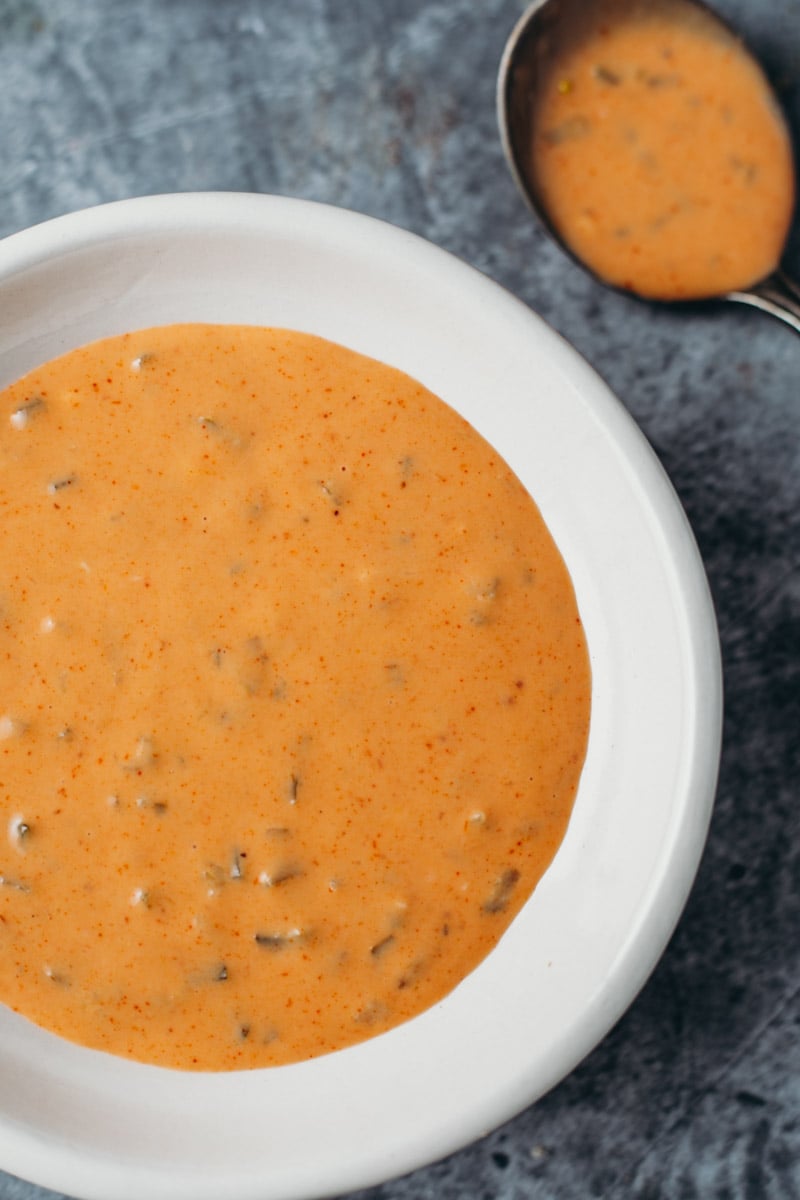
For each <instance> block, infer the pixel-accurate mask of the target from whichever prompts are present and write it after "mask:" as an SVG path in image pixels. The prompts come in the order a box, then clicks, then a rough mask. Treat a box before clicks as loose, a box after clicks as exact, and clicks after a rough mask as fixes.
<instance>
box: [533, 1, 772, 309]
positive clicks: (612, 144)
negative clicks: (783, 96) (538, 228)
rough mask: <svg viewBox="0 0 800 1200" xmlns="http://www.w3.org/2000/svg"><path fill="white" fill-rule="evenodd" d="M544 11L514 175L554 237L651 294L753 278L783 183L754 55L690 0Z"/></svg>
mask: <svg viewBox="0 0 800 1200" xmlns="http://www.w3.org/2000/svg"><path fill="white" fill-rule="evenodd" d="M551 7H553V8H554V10H555V15H554V20H553V22H552V24H551V26H550V28H549V29H548V30H547V31H546V33H544V34H543V36H542V37H540V38H539V41H538V44H537V46H536V54H537V58H536V62H535V70H534V74H533V76H532V79H533V87H532V94H531V99H530V102H531V126H530V164H529V182H530V185H531V187H532V189H533V191H534V193H535V195H536V199H537V201H538V204H539V205H540V207H541V209H542V210H543V212H544V214H545V216H546V217H547V219H548V220H549V222H550V224H551V225H552V227H553V229H554V231H555V232H556V233H557V235H558V236H559V237H560V238H561V240H562V241H563V242H564V244H565V245H566V246H567V247H568V248H569V249H570V250H571V251H572V253H573V254H574V255H575V256H576V257H577V258H579V259H580V260H581V261H582V262H584V263H585V264H586V265H587V266H588V267H589V268H590V269H591V270H592V271H594V272H595V274H596V275H598V276H599V277H600V278H601V279H603V280H604V281H605V282H607V283H609V284H612V285H614V286H616V287H620V288H624V289H626V290H629V291H632V292H635V293H637V294H638V295H640V296H644V297H648V298H651V299H659V300H698V299H704V298H709V297H713V296H720V295H724V294H726V293H729V292H733V291H736V290H739V289H744V288H748V287H750V286H752V285H753V284H755V283H758V282H759V281H760V280H762V279H764V278H765V277H766V276H767V275H769V274H770V272H772V271H773V270H775V268H776V267H777V265H778V261H779V258H780V255H781V251H782V249H783V246H784V243H785V240H786V236H787V233H788V230H789V225H790V222H791V218H792V213H793V208H794V200H795V183H794V162H793V155H792V147H791V141H790V136H789V132H788V129H787V127H786V123H785V121H784V118H783V116H782V114H781V112H780V110H779V108H778V106H777V104H776V102H775V100H774V97H773V93H772V91H771V88H770V86H769V83H768V81H767V79H766V77H765V75H764V73H763V71H762V70H761V68H760V66H759V65H758V63H757V62H756V61H755V60H754V59H753V57H752V56H751V55H750V54H749V53H748V51H747V50H746V49H745V48H744V47H743V45H742V44H741V42H740V41H739V40H738V39H737V37H736V36H735V35H734V34H733V33H732V32H731V31H730V30H729V29H728V28H727V27H726V26H725V25H724V24H723V23H722V22H721V21H720V20H719V19H718V18H717V17H715V16H714V15H713V14H712V13H710V12H709V11H708V10H706V9H705V8H703V7H700V6H698V5H696V4H695V3H693V2H691V0H647V3H644V2H643V0H599V2H598V3H592V4H590V5H585V4H569V5H567V6H566V7H565V6H564V5H561V4H560V5H553V6H551V5H548V6H547V8H548V14H547V15H549V9H550V8H551Z"/></svg>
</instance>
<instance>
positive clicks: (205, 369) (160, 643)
mask: <svg viewBox="0 0 800 1200" xmlns="http://www.w3.org/2000/svg"><path fill="white" fill-rule="evenodd" d="M0 515H1V517H2V520H1V522H0V555H1V560H0V561H1V567H0V627H1V628H2V643H0V645H2V654H0V705H1V706H2V707H0V1000H2V1001H4V1002H5V1003H6V1004H7V1005H10V1006H11V1007H12V1008H14V1009H16V1010H18V1011H19V1012H21V1013H24V1014H25V1015H26V1016H28V1017H29V1018H31V1019H32V1020H33V1021H35V1022H37V1023H39V1024H41V1025H43V1026H46V1027H47V1028H49V1029H51V1030H54V1031H56V1032H57V1033H59V1034H62V1035H63V1036H65V1037H67V1038H70V1039H73V1040H75V1041H77V1042H80V1043H84V1044H86V1045H88V1046H92V1047H97V1048H100V1049H103V1050H108V1051H111V1052H113V1053H115V1054H119V1055H124V1056H128V1057H132V1058H135V1059H140V1060H144V1061H147V1062H152V1063H157V1064H162V1065H165V1066H170V1067H178V1068H188V1069H210V1070H216V1069H229V1068H244V1067H257V1066H265V1065H272V1064H278V1063H287V1062H292V1061H295V1060H299V1059H305V1058H308V1057H311V1056H314V1055H319V1054H322V1053H325V1052H327V1051H331V1050H334V1049H337V1048H339V1047H343V1046H346V1045H348V1044H350V1043H354V1042H357V1041H359V1040H361V1039H364V1038H366V1037H369V1036H371V1035H374V1034H376V1033H380V1032H381V1031H383V1030H386V1029H388V1028H390V1027H392V1026H394V1025H396V1024H397V1023H399V1022H401V1021H404V1020H406V1019H407V1018H409V1017H412V1016H414V1015H415V1014H417V1013H419V1012H421V1011H422V1010H423V1009H425V1008H427V1007H428V1006H430V1005H431V1004H433V1003H434V1002H435V1001H437V1000H439V999H440V998H441V997H443V996H444V995H445V994H446V993H447V992H449V991H450V990H451V989H452V988H453V987H454V986H455V985H456V984H457V983H458V982H459V981H460V980H461V979H463V978H464V976H465V975H466V974H467V973H468V972H470V971H471V970H472V969H473V968H474V967H475V966H476V964H477V963H478V962H480V960H481V959H482V958H483V957H484V956H485V955H486V954H487V952H488V951H489V950H490V949H491V948H492V947H493V946H494V945H495V943H496V942H497V940H498V938H499V937H500V935H501V934H502V932H503V930H504V929H505V928H506V927H507V926H508V924H509V922H510V921H511V920H512V918H513V917H514V915H515V913H517V912H518V910H519V908H520V907H521V906H522V904H523V903H524V901H525V900H526V898H527V897H529V896H530V894H531V892H532V890H533V888H534V887H535V885H536V883H537V881H538V880H539V879H540V877H541V875H542V873H543V872H544V871H545V869H546V868H547V866H548V864H549V863H550V861H551V859H552V858H553V855H554V853H555V851H556V849H557V847H558V845H559V843H560V841H561V839H562V837H563V834H564V831H565V827H566V824H567V821H568V818H569V814H570V809H571V806H572V803H573V799H574V796H575V791H576V787H577V783H578V778H579V774H580V771H581V766H582V762H583V758H584V753H585V746H586V738H587V726H588V719H589V703H590V678H589V667H588V659H587V652H586V646H585V642H584V636H583V631H582V627H581V622H580V618H579V615H578V612H577V609H576V603H575V598H574V595H573V590H572V586H571V582H570V579H569V576H568V574H567V571H566V569H565V566H564V563H563V562H562V560H561V558H560V556H559V553H558V551H557V549H556V547H555V545H554V543H553V541H552V539H551V537H550V535H549V534H548V531H547V529H546V528H545V526H544V524H543V522H542V519H541V517H540V515H539V512H538V510H537V508H536V507H535V505H534V503H533V501H532V500H531V498H530V496H529V495H528V494H527V492H526V491H525V489H524V487H523V486H522V484H521V483H520V482H519V480H518V479H517V478H516V477H515V476H514V475H513V474H512V472H511V471H510V470H509V468H508V467H507V466H506V465H505V464H504V463H503V461H502V460H501V459H500V458H499V457H498V455H497V454H496V453H495V452H494V451H493V450H492V449H491V447H490V446H489V445H488V444H487V443H486V442H485V441H484V440H483V439H482V438H481V437H480V436H478V434H477V433H476V432H475V431H474V430H473V429H472V428H471V427H470V426H469V425H468V424H467V423H466V422H465V421H464V420H463V419H461V418H460V417H459V416H457V415H456V414H455V413H454V412H453V410H451V409H450V408H449V407H448V406H446V405H445V404H443V403H442V402H441V401H440V400H438V399H437V398H436V397H434V396H433V395H431V394H430V393H429V392H427V391H426V390H425V389H424V388H423V387H422V386H420V385H419V384H418V383H416V382H415V381H413V380H412V379H410V378H408V377H407V376H405V375H402V374H401V373H399V372H398V371H396V370H393V369H391V368H389V367H387V366H384V365H381V364H379V363H377V362H374V361H372V360H369V359H366V358H363V357H361V356H359V355H357V354H355V353H353V352H351V351H349V350H346V349H343V348H341V347H339V346H335V345H332V344H329V343H327V342H324V341H322V340H319V339H316V338H313V337H309V336H304V335H302V334H298V333H291V332H285V331H277V330H269V329H266V330H264V329H256V328H238V327H216V326H173V327H166V328H159V329H152V330H147V331H144V332H140V333H134V334H130V335H127V336H124V337H118V338H112V339H110V340H106V341H102V342H99V343H97V344H94V345H91V346H88V347H86V348H83V349H79V350H76V351H74V352H73V353H70V354H68V355H67V356H66V357H64V358H62V359H60V360H57V361H55V362H53V363H50V364H48V365H46V366H44V367H42V368H41V369H40V370H36V371H34V372H32V373H31V374H30V375H28V376H27V377H26V378H24V379H22V380H21V381H19V382H18V383H16V384H14V385H13V386H12V387H10V388H8V389H7V390H6V391H5V392H4V393H2V394H1V395H0Z"/></svg>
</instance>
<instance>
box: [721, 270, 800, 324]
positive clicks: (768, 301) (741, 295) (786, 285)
mask: <svg viewBox="0 0 800 1200" xmlns="http://www.w3.org/2000/svg"><path fill="white" fill-rule="evenodd" d="M725 299H726V300H735V301H736V302H737V303H739V304H750V305H752V307H753V308H760V309H761V311H762V312H767V313H771V314H772V316H773V317H778V318H779V320H781V321H785V322H786V324H787V325H791V327H792V329H794V331H795V332H796V333H800V284H797V283H795V281H794V280H793V279H790V278H789V276H788V275H787V274H786V273H785V271H781V270H780V268H779V269H778V270H777V271H773V273H772V274H771V275H768V276H767V278H766V279H764V280H762V281H761V283H757V284H756V285H755V287H752V288H751V289H750V290H749V291H747V292H728V295H727V296H726V297H725Z"/></svg>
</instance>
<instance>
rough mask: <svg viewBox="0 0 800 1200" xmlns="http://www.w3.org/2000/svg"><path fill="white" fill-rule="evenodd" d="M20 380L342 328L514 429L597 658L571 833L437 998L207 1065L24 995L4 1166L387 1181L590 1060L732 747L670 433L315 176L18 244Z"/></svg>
mask: <svg viewBox="0 0 800 1200" xmlns="http://www.w3.org/2000/svg"><path fill="white" fill-rule="evenodd" d="M0 311H2V313H3V321H2V328H1V329H0V385H2V386H5V385H6V384H7V383H9V382H10V381H11V380H12V379H14V378H16V377H17V376H19V375H20V374H22V373H23V372H25V371H26V370H28V369H30V368H32V367H33V366H35V365H37V364H38V363H40V362H43V361H45V360H47V359H50V358H53V357H55V356H56V355H58V354H61V353H62V352H64V351H66V350H69V349H70V348H72V347H74V346H77V345H79V344H81V343H84V342H87V341H90V340H92V339H95V338H99V337H103V336H106V335H110V334H115V333H120V332H123V331H125V330H130V329H135V328H137V327H138V328H141V327H144V326H150V325H156V324H162V323H169V322H173V321H216V322H240V323H249V324H263V325H278V326H284V327H289V328H295V329H301V330H305V331H308V332H312V333H316V334H320V335H322V336H324V337H327V338H330V339H332V340H334V341H338V342H341V343H343V344H345V345H347V346H350V347H352V348H353V349H355V350H358V351H361V352H364V353H366V354H369V355H373V356H374V357H376V358H378V359H381V360H383V361H384V362H387V363H391V364H392V365H394V366H397V367H399V368H401V369H403V370H404V371H406V372H408V373H409V374H411V375H413V376H415V377H416V378H417V379H419V380H420V381H421V382H422V383H424V384H425V385H426V386H427V387H429V388H430V389H431V390H433V391H434V392H436V393H437V394H438V395H439V396H441V397H442V398H443V399H444V400H446V401H448V402H449V403H450V404H451V405H453V407H455V408H456V409H458V410H459V411H460V412H461V413H462V414H463V415H464V416H466V417H467V418H468V419H469V420H470V421H471V422H472V424H473V425H475V426H476V427H477V429H478V430H480V432H481V433H483V434H484V435H485V436H486V437H487V438H488V439H489V440H490V441H491V442H492V443H493V444H494V446H495V448H496V449H497V450H499V451H500V453H501V454H503V455H504V457H505V458H506V460H507V461H508V462H509V464H510V465H511V466H512V467H513V469H514V470H515V471H516V472H517V474H518V475H519V476H520V478H521V479H522V480H523V482H524V483H525V484H526V485H527V487H528V489H529V491H530V492H531V493H532V495H533V497H534V498H535V500H536V501H537V503H538V504H539V507H540V508H541V510H542V513H543V515H544V517H545V519H546V521H547V522H548V524H549V526H550V529H551V531H552V533H553V534H554V536H555V538H556V541H557V542H558V544H559V546H560V548H561V551H562V554H563V555H564V558H565V559H566V562H567V565H568V567H569V569H570V572H571V574H572V578H573V581H574V584H575V589H576V592H577V597H578V604H579V607H580V611H581V614H582V617H583V621H584V625H585V630H586V636H587V639H588V643H589V650H590V655H591V663H592V671H593V689H592V704H593V708H592V723H591V734H590V741H589V750H588V756H587V759H586V765H585V769H584V772H583V778H582V781H581V785H580V789H579V793H578V797H577V801H576V804H575V809H574V814H573V817H572V820H571V823H570V826H569V830H568V832H567V836H566V839H565V841H564V843H563V845H562V847H561V849H560V850H559V852H558V855H557V857H556V859H555V861H554V863H553V865H552V867H551V868H550V870H549V871H548V872H547V874H546V875H545V877H544V879H543V881H542V882H541V883H540V885H539V887H538V888H537V890H536V892H535V893H534V895H533V897H532V899H531V900H530V901H529V902H528V904H527V905H526V906H525V908H524V909H523V911H522V912H521V914H520V915H519V916H518V918H517V919H516V920H515V921H514V922H513V924H512V926H511V928H510V929H509V930H508V932H507V934H506V935H505V936H504V938H503V939H502V940H501V942H500V944H499V945H498V946H497V948H496V949H495V950H494V951H493V952H492V953H491V954H490V955H489V957H488V958H487V959H486V960H485V961H484V962H483V963H482V964H481V966H479V967H478V969H477V970H476V971H475V972H474V973H473V974H472V975H471V976H469V978H467V979H466V980H465V981H464V983H462V984H461V985H460V986H459V987H458V988H456V990H455V991H454V992H453V993H451V995H450V996H448V997H447V998H446V999H445V1000H444V1001H442V1002H441V1003H440V1004H438V1005H436V1006H435V1007H434V1008H432V1009H430V1010H429V1011H427V1012H426V1013H424V1014H423V1015H422V1016H420V1017H418V1018H416V1019H415V1020H413V1021H410V1022H408V1023H407V1024H405V1025H403V1026H401V1027H400V1028H398V1029H396V1030H394V1031H392V1032H390V1033H387V1034H383V1035H381V1036H380V1037H377V1038H374V1039H373V1040H371V1041H369V1042H366V1043H364V1044H362V1045H359V1046H356V1047H354V1048H351V1049H347V1050H344V1051H340V1052H338V1053H336V1054H332V1055H328V1056H327V1057H323V1058H320V1059H317V1060H315V1061H313V1062H307V1063H301V1064H299V1065H296V1066H289V1067H280V1068H273V1069H271V1070H264V1071H255V1072H240V1073H229V1074H216V1075H215V1074H200V1075H197V1074H182V1073H180V1072H172V1071H166V1070H162V1069H159V1068H154V1067H147V1066H143V1065H139V1064H136V1063H131V1062H127V1061H123V1060H120V1059H116V1058H113V1057H111V1056H108V1055H105V1054H102V1053H98V1052H95V1051H89V1050H85V1049H82V1048H80V1047H78V1046H75V1045H72V1044H70V1043H67V1042H65V1041H62V1040H60V1039H58V1038H56V1037H54V1036H52V1035H50V1034H48V1033H46V1032H44V1031H42V1030H40V1029H38V1028H36V1027H35V1026H33V1025H31V1024H30V1023H28V1022H27V1021H25V1020H24V1019H22V1018H21V1017H18V1016H16V1015H14V1014H12V1013H11V1012H9V1011H7V1010H5V1009H2V1008H0V1166H2V1167H3V1168H5V1169H6V1170H8V1171H11V1172H13V1173H14V1174H17V1175H21V1176H23V1177H25V1178H27V1179H30V1180H33V1181H35V1182H37V1183H39V1184H42V1185H44V1186H47V1187H50V1188H53V1189H56V1190H59V1191H64V1192H68V1193H71V1194H73V1195H75V1196H80V1197H86V1198H89V1200H91V1198H95V1197H96V1198H97V1200H134V1198H136V1200H138V1198H139V1197H141V1196H143V1195H144V1196H147V1197H148V1200H160V1198H162V1197H163V1198H165V1200H166V1198H170V1200H174V1198H178V1197H186V1198H187V1200H189V1198H191V1200H204V1198H206V1197H208V1198H209V1200H211V1198H214V1200H216V1198H217V1197H218V1196H220V1195H224V1196H225V1197H227V1198H228V1200H246V1198H248V1197H252V1198H253V1200H256V1198H257V1200H290V1198H300V1197H318V1196H323V1195H334V1194H337V1193H342V1192H346V1191H348V1190H351V1189H355V1188H361V1187H365V1186H367V1185H370V1184H374V1183H377V1182H379V1181H381V1180H385V1179H388V1178H390V1177H392V1176H395V1175H398V1174H400V1173H402V1172H406V1171H409V1170H411V1169H412V1168H415V1167H418V1166H421V1165H422V1164H424V1163H426V1162H429V1161H431V1160H433V1159H436V1158H439V1157H441V1156H443V1155H445V1154H447V1153H449V1152H451V1151H453V1150H455V1149H457V1148H459V1147H461V1146H463V1145H465V1144H466V1143H467V1142H469V1141H471V1140H473V1139H475V1138H477V1137H479V1136H480V1135H481V1134H483V1133H485V1132H487V1131H488V1130H490V1129H491V1128H493V1127H495V1126H497V1125H498V1124H500V1123H502V1122H503V1121H505V1120H507V1119H508V1118H510V1117H511V1116H512V1115H514V1114H515V1113H517V1112H518V1111H519V1110H520V1109H522V1108H524V1107H525V1106H526V1105H528V1104H530V1103H531V1102H532V1101H534V1100H535V1099H537V1098H538V1097H539V1096H541V1095H542V1093H544V1092H545V1091H547V1089H549V1088H551V1087H552V1086H553V1085H554V1084H555V1083H557V1082H558V1081H559V1080H560V1079H561V1078H562V1077H563V1076H564V1075H566V1074H567V1073H568V1072H569V1071H570V1070H571V1069H572V1068H573V1067H574V1066H575V1065H576V1064H577V1063H578V1062H579V1061H580V1059H582V1058H583V1057H584V1056H585V1055H586V1054H587V1053H588V1052H589V1051H590V1050H591V1049H592V1048H593V1047H594V1046H595V1045H596V1043H597V1042H598V1041H599V1040H600V1039H601V1038H602V1037H603V1036H604V1034H605V1033H606V1032H607V1031H608V1030H609V1028H610V1027H611V1026H612V1025H613V1024H614V1022H615V1021H616V1020H617V1019H618V1017H619V1016H620V1015H621V1014H622V1012H623V1011H624V1009H625V1008H626V1007H627V1005H628V1004H629V1003H630V1002H631V1000H632V999H633V997H634V996H635V995H636V993H637V991H638V990H639V988H640V987H641V986H642V984H643V983H644V981H645V979H646V978H647V976H648V974H649V973H650V971H651V970H652V968H653V967H654V965H655V963H656V961H657V960H658V958H659V956H660V955H661V953H662V951H663V949H664V947H665V945H666V943H667V940H668V938H669V936H670V933H671V932H672V930H673V928H674V926H675V923H676V921H677V919H678V916H679V914H680V912H681V909H682V907H683V904H684V902H685V900H686V897H687V894H688V891H689V888H690V886H691V883H692V880H693V878H694V874H695V871H696V868H697V864H698V861H699V857H700V854H701V851H702V847H703V843H704V839H705V835H706V831H707V826H708V821H709V817H710V811H711V805H712V801H713V794H714V787H715V782H716V772H717V764H718V758H719V745H720V723H721V685H720V661H719V646H718V639H717V632H716V625H715V620H714V614H713V609H712V605H711V602H710V598H709V593H708V589H707V584H706V579H705V575H704V572H703V568H702V564H701V561H700V558H699V555H698V552H697V549H696V546H695V543H694V540H693V537H692V534H691V531H690V529H689V526H688V523H687V521H686V519H685V516H684V514H683V511H682V509H681V507H680V505H679V503H678V501H677V499H676V496H675V494H674V492H673V490H672V488H671V486H670V484H669V482H668V480H667V478H666V476H665V475H664V473H663V471H662V469H661V467H660V466H659V464H658V462H657V460H656V458H655V456H654V455H653V453H652V452H651V450H650V449H649V447H648V445H647V443H646V441H645V439H644V438H643V436H642V435H641V433H640V432H639V430H638V429H637V428H636V426H635V425H634V423H633V422H632V421H631V419H630V418H629V417H628V415H627V413H626V412H625V411H624V409H623V408H622V406H621V405H620V404H619V403H618V401H617V400H616V399H615V398H614V397H613V396H612V395H611V394H610V392H609V391H608V389H607V388H606V387H605V385H604V384H603V383H602V382H601V381H600V380H599V379H598V377H597V376H596V375H595V374H594V373H593V372H592V371H591V370H590V369H589V367H587V366H586V364H585V363H584V362H583V361H582V360H581V359H580V358H579V357H578V355H577V354H576V353H575V352H574V351H573V350H572V349H570V347H569V346H567V345H566V344H565V343H564V342H563V341H562V340H561V339H560V338H559V337H557V336H556V334H554V333H553V332H552V331H551V330H550V329H549V328H548V327H547V326H545V325H544V324H543V322H542V321H541V320H539V319H538V318H537V317H536V316H534V315H533V314H532V313H531V312H530V311H529V310H528V309H527V308H525V307H524V306H523V305H522V304H521V303H519V302H518V301H517V300H515V299H514V298H513V297H511V296H510V295H508V294H507V293H506V292H504V291H503V290H501V289H500V288H499V287H497V286H496V285H495V284H493V283H491V282H490V281H488V280H487V279H485V278H484V277H483V276H481V275H480V274H478V273H477V272H476V271H474V270H472V269H471V268H470V267H467V266H465V265H464V264H462V263H460V262H458V261H457V260H456V259H454V258H452V257H451V256H449V255H448V254H446V253H444V252H443V251H441V250H438V249H436V248H435V247H433V246H431V245H429V244H427V243H426V242H424V241H422V240H420V239H418V238H416V237H414V236H412V235H410V234H408V233H404V232H402V231H400V230H398V229H394V228H392V227H390V226H387V225H385V224H382V223H380V222H378V221H374V220H371V219H369V218H366V217H363V216H358V215H355V214H353V213H349V212H344V211H341V210H337V209H332V208H329V207H325V206H322V205H316V204H311V203H306V202H302V201H295V200H287V199H278V198H273V197H264V196H245V195H228V194H208V195H178V196H161V197H151V198H147V199H141V200H130V201H124V202H122V203H119V204H112V205H108V206H105V207H101V208H96V209H93V210H89V211H86V212H81V213H76V214H74V215H71V216H67V217H62V218H59V219H58V220H55V221H51V222H49V223H47V224H44V225H40V226H38V227H36V228H33V229H29V230H27V231H26V232H24V233H20V234H17V235H15V236H14V237H11V238H8V239H7V240H6V241H5V242H3V243H0Z"/></svg>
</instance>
